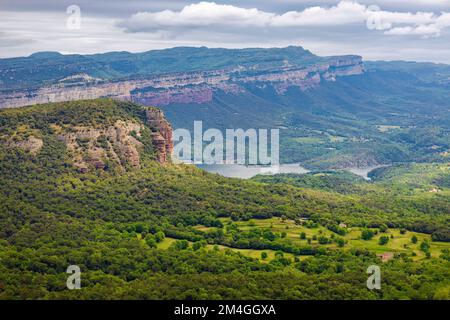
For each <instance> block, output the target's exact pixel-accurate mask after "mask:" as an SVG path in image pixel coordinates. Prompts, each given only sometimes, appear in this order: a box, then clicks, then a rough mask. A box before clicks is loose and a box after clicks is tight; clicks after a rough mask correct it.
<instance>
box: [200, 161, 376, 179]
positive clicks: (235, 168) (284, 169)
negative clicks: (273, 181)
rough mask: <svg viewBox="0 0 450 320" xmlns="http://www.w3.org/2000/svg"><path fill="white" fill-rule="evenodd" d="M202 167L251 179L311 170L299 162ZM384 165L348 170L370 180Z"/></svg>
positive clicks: (222, 174) (201, 165)
mask: <svg viewBox="0 0 450 320" xmlns="http://www.w3.org/2000/svg"><path fill="white" fill-rule="evenodd" d="M197 167H199V168H200V169H203V170H205V171H208V172H211V173H218V174H220V175H221V176H224V177H229V178H241V179H250V178H252V177H254V176H256V175H258V174H269V175H270V174H277V173H297V174H304V173H308V172H311V171H310V170H307V169H305V168H303V167H302V166H301V165H300V164H299V163H291V164H282V165H280V166H279V167H278V168H276V169H273V168H271V167H264V166H246V165H240V164H211V165H208V164H199V165H197ZM380 167H384V166H373V167H367V168H348V169H346V170H348V171H350V172H352V173H354V174H356V175H358V176H360V177H363V178H364V179H366V180H370V178H369V177H368V176H367V175H368V174H369V172H370V171H372V170H374V169H377V168H380Z"/></svg>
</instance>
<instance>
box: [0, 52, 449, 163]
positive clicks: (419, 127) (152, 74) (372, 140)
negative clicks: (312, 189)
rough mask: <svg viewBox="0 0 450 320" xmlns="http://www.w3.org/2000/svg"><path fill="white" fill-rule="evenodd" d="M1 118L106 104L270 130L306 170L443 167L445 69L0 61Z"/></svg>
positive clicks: (250, 58) (197, 59)
mask: <svg viewBox="0 0 450 320" xmlns="http://www.w3.org/2000/svg"><path fill="white" fill-rule="evenodd" d="M0 83H1V84H2V87H1V88H2V89H1V90H0V107H3V108H5V107H18V106H23V105H29V104H36V103H46V102H55V101H67V100H78V99H92V98H98V97H113V98H117V99H121V100H130V101H133V102H136V103H140V104H143V105H147V106H158V107H161V108H162V109H163V110H164V111H165V113H166V115H167V117H168V118H169V120H170V121H171V122H172V124H173V125H174V127H175V128H177V127H183V128H190V127H192V124H193V122H194V120H203V122H204V127H205V128H206V127H214V128H220V129H224V128H239V127H242V128H274V127H277V128H280V129H281V140H282V148H281V153H282V154H281V157H282V161H283V162H302V163H303V165H305V166H306V167H309V168H316V169H317V168H319V169H330V168H346V167H366V166H373V165H378V164H386V163H392V162H409V161H427V162H433V161H440V162H443V161H448V159H449V153H450V142H449V141H450V129H449V128H450V112H449V111H450V90H449V89H450V66H447V65H440V64H431V63H415V62H402V61H394V62H382V61H380V62H363V61H362V59H361V57H359V56H333V57H318V56H316V55H314V54H312V53H311V52H309V51H307V50H305V49H303V48H301V47H287V48H273V49H208V48H204V47H202V48H189V47H182V48H173V49H167V50H156V51H148V52H144V53H136V54H132V53H128V52H111V53H105V54H96V55H86V56H82V55H61V54H59V53H51V52H45V53H37V54H33V55H31V56H30V57H26V58H13V59H2V60H0Z"/></svg>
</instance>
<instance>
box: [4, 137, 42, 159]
mask: <svg viewBox="0 0 450 320" xmlns="http://www.w3.org/2000/svg"><path fill="white" fill-rule="evenodd" d="M8 145H9V146H10V147H13V148H14V147H15V148H20V149H22V150H25V151H28V152H30V153H31V154H34V155H36V154H37V153H38V152H39V151H40V150H41V148H42V146H43V145H44V142H43V141H42V139H38V138H36V137H34V136H30V137H28V139H26V140H21V141H11V140H10V141H9V142H8Z"/></svg>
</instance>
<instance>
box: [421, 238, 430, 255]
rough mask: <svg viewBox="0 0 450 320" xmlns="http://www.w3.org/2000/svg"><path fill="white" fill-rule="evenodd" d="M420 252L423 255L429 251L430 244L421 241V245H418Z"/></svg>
mask: <svg viewBox="0 0 450 320" xmlns="http://www.w3.org/2000/svg"><path fill="white" fill-rule="evenodd" d="M420 250H422V251H423V252H425V253H426V252H428V251H430V244H429V243H428V242H427V241H422V243H421V244H420Z"/></svg>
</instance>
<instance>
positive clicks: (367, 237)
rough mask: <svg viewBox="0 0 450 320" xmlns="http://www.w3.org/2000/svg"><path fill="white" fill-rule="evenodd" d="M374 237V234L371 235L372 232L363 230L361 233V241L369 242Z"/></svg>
mask: <svg viewBox="0 0 450 320" xmlns="http://www.w3.org/2000/svg"><path fill="white" fill-rule="evenodd" d="M374 235H375V234H374V233H373V231H372V230H369V229H364V230H363V231H362V232H361V239H363V240H366V241H368V240H371V239H372V238H373V236H374Z"/></svg>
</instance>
